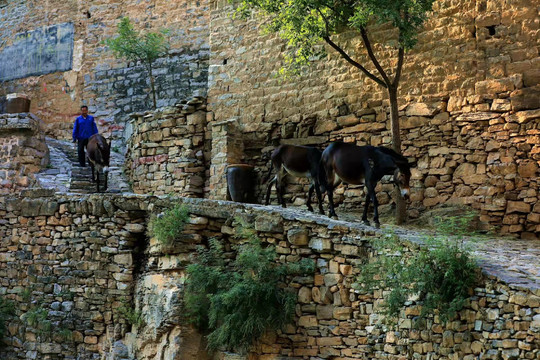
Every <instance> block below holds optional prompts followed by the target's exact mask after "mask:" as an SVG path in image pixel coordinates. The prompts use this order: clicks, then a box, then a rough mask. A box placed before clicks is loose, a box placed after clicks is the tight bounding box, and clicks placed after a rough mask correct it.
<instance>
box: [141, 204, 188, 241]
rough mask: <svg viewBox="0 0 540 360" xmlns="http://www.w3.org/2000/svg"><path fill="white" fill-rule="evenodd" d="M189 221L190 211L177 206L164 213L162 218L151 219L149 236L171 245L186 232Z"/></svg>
mask: <svg viewBox="0 0 540 360" xmlns="http://www.w3.org/2000/svg"><path fill="white" fill-rule="evenodd" d="M188 220H189V211H188V209H187V207H185V206H183V205H176V206H175V207H173V208H172V209H169V210H167V211H165V212H164V214H163V215H162V216H156V217H153V218H151V219H150V223H149V226H148V229H149V235H150V236H153V237H155V238H156V239H157V240H158V241H159V242H161V243H162V244H170V243H171V242H172V241H173V240H174V239H176V238H177V237H178V236H179V235H180V234H181V233H182V231H183V230H184V226H185V224H186V223H187V222H188Z"/></svg>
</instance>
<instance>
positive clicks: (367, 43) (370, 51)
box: [360, 28, 392, 85]
mask: <svg viewBox="0 0 540 360" xmlns="http://www.w3.org/2000/svg"><path fill="white" fill-rule="evenodd" d="M360 34H361V35H362V41H363V42H364V46H365V47H366V50H367V52H368V55H369V58H370V59H371V61H372V62H373V65H375V68H376V69H377V70H378V71H379V74H381V76H382V78H383V79H384V83H385V84H388V85H391V84H392V83H391V82H390V79H388V75H386V72H385V71H384V69H383V68H382V67H381V64H379V62H378V61H377V58H376V57H375V54H374V53H373V49H372V48H371V42H370V41H369V38H368V36H367V32H366V29H365V28H361V29H360Z"/></svg>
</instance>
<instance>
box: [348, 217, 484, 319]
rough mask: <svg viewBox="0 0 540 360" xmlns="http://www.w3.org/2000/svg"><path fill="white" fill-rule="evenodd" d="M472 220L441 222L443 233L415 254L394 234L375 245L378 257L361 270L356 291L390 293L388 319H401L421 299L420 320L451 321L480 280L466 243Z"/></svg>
mask: <svg viewBox="0 0 540 360" xmlns="http://www.w3.org/2000/svg"><path fill="white" fill-rule="evenodd" d="M469 219H470V217H467V216H465V217H462V218H459V219H458V218H451V219H450V220H448V221H442V222H441V226H440V229H441V230H443V233H445V234H444V235H442V236H432V237H429V238H427V239H426V240H425V246H420V247H419V248H418V249H415V250H414V251H413V252H409V251H408V248H407V247H406V246H405V245H404V244H403V243H402V242H401V241H400V240H399V239H398V237H397V236H395V235H393V234H386V235H385V236H384V237H383V238H382V239H377V240H375V241H373V242H372V245H373V248H374V252H375V255H377V254H380V255H379V256H376V257H374V258H373V261H372V262H370V263H369V264H366V265H364V266H363V267H362V269H361V274H360V276H359V279H358V283H357V284H356V286H357V288H359V289H362V290H364V291H373V290H375V289H384V290H387V289H388V290H389V293H388V295H387V296H385V298H384V303H383V305H382V306H383V313H384V314H385V315H388V316H389V317H390V318H394V319H395V318H397V317H398V316H399V315H400V312H401V310H402V308H403V306H405V303H406V302H407V301H409V299H411V298H413V297H417V298H418V299H419V301H421V311H420V316H419V320H420V321H422V320H424V319H425V318H426V317H427V316H428V315H431V314H434V313H437V314H439V316H440V318H441V320H442V321H448V320H449V319H451V318H452V317H453V316H454V315H455V314H456V312H458V311H459V310H461V309H462V308H463V306H464V304H465V302H466V300H467V298H468V297H469V295H470V294H469V293H470V290H471V289H472V287H473V286H474V284H475V282H476V280H477V266H476V261H475V260H474V258H473V256H472V253H471V251H470V249H469V248H468V247H467V246H466V245H465V243H464V238H463V235H464V234H465V233H466V231H467V230H466V228H467V224H468V221H469ZM450 234H453V235H450ZM418 324H419V323H418Z"/></svg>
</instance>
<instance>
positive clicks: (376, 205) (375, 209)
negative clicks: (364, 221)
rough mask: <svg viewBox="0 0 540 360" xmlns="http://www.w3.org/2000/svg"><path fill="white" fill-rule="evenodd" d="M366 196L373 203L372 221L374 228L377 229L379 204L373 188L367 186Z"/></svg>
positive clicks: (372, 186)
mask: <svg viewBox="0 0 540 360" xmlns="http://www.w3.org/2000/svg"><path fill="white" fill-rule="evenodd" d="M367 189H368V195H369V196H370V197H371V201H372V202H373V221H374V222H375V227H376V228H377V229H378V228H380V227H381V223H380V222H379V202H378V201H377V194H375V186H374V185H372V184H370V185H368V186H367Z"/></svg>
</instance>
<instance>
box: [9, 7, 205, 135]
mask: <svg viewBox="0 0 540 360" xmlns="http://www.w3.org/2000/svg"><path fill="white" fill-rule="evenodd" d="M208 6H209V5H208V1H205V0H204V1H195V0H189V1H183V2H170V1H154V2H149V1H139V0H130V1H116V0H113V1H104V0H93V1H82V0H77V1H60V0H53V1H38V0H32V1H18V0H17V1H9V2H8V3H7V4H5V5H4V6H2V7H0V23H1V24H2V27H1V29H0V51H2V49H3V48H4V47H5V46H10V45H11V43H12V41H13V39H14V38H15V35H16V34H18V33H21V32H24V31H28V30H34V29H37V28H40V27H43V26H49V25H51V24H59V23H64V22H66V21H70V22H73V24H74V28H75V33H74V48H73V68H72V70H70V71H65V72H57V73H52V74H46V75H41V76H32V77H27V78H25V79H21V80H15V81H8V82H3V83H2V86H1V88H0V95H2V94H3V93H4V92H5V93H11V92H22V93H26V94H28V95H29V96H30V97H31V99H32V108H31V111H32V112H33V113H34V114H36V115H38V116H39V117H40V118H42V119H43V120H44V121H45V123H47V124H48V126H47V129H48V132H49V134H51V135H53V136H54V137H66V138H68V137H69V136H70V133H69V131H70V130H71V124H72V123H73V120H74V117H75V116H76V115H78V114H79V107H80V106H81V105H82V104H87V105H89V108H90V112H91V113H94V114H96V115H97V116H96V117H97V119H98V120H100V121H101V122H102V123H101V124H100V125H102V126H104V129H107V131H110V132H112V133H113V135H114V136H115V137H120V136H121V133H122V131H123V123H120V124H116V123H113V122H114V121H116V120H122V119H123V120H127V117H126V115H127V114H129V113H130V112H132V111H140V110H141V109H144V110H147V109H149V108H151V101H149V100H150V99H151V98H150V97H149V96H150V95H149V94H150V85H149V83H148V80H147V75H146V74H145V73H144V71H142V68H141V67H140V66H136V64H132V63H129V64H128V63H126V62H125V61H121V60H117V59H115V58H114V57H113V55H112V53H111V52H109V51H107V50H106V47H105V46H104V45H103V44H102V40H104V39H105V38H107V37H110V36H113V35H114V34H115V33H116V26H117V24H118V21H119V18H120V17H121V16H128V17H130V18H131V20H132V22H133V23H134V25H135V27H136V28H137V29H145V30H148V31H158V30H159V29H165V28H167V29H169V30H170V43H171V51H170V55H169V56H168V57H167V58H166V59H161V60H160V61H158V62H157V67H156V69H155V74H156V77H157V79H158V81H159V83H158V85H157V88H158V99H159V103H158V104H159V106H164V105H173V104H175V103H176V102H178V101H180V100H183V99H189V98H191V97H192V96H194V95H196V94H195V92H197V91H198V92H199V93H200V94H201V95H205V93H206V85H207V84H206V71H207V68H208V48H209V45H208ZM128 72H129V74H128Z"/></svg>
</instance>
